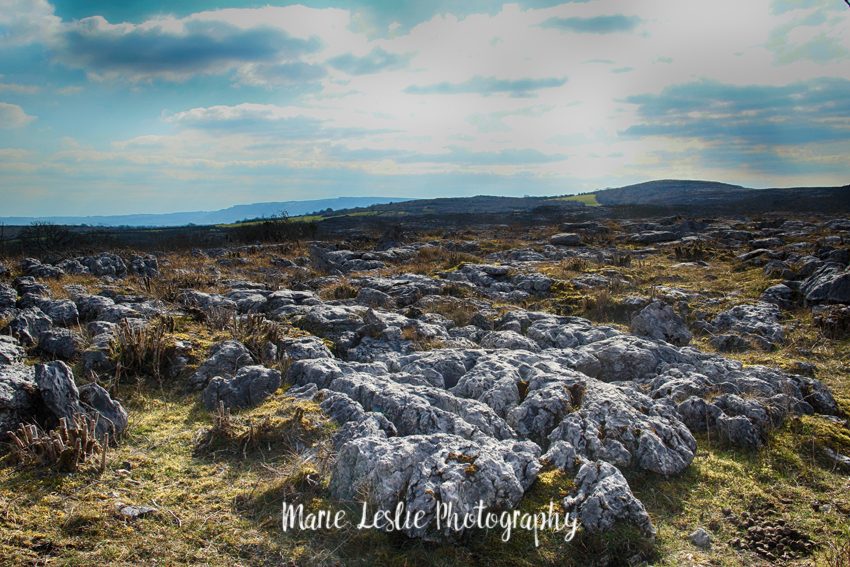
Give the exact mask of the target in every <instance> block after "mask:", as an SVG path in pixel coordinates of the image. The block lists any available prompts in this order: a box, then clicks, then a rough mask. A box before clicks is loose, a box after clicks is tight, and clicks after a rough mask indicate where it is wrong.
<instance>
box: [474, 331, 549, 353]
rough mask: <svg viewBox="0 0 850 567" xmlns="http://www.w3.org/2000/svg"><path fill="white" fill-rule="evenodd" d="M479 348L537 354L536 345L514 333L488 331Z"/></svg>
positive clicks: (538, 348) (537, 348)
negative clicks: (525, 351) (523, 351)
mask: <svg viewBox="0 0 850 567" xmlns="http://www.w3.org/2000/svg"><path fill="white" fill-rule="evenodd" d="M481 346H482V347H483V348H488V349H509V350H528V351H531V352H538V351H539V350H540V347H539V346H538V344H537V343H536V342H535V341H534V340H532V339H530V338H528V337H525V336H523V335H521V334H519V333H517V332H515V331H490V332H489V333H487V334H486V335H484V337H483V338H482V339H481Z"/></svg>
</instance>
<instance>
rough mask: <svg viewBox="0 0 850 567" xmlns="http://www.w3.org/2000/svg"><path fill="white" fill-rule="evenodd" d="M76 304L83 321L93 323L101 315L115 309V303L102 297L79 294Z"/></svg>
mask: <svg viewBox="0 0 850 567" xmlns="http://www.w3.org/2000/svg"><path fill="white" fill-rule="evenodd" d="M74 303H75V304H76V306H77V311H78V313H79V316H80V320H81V321H91V320H92V319H97V318H98V317H100V315H101V313H103V312H104V311H106V310H107V309H109V308H111V307H114V306H115V302H114V301H113V300H112V299H110V298H108V297H104V296H102V295H88V294H85V293H84V294H79V295H76V296H75V297H74Z"/></svg>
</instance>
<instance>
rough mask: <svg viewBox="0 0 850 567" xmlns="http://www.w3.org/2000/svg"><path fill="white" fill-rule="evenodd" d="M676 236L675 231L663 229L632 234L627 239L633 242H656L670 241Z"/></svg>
mask: <svg viewBox="0 0 850 567" xmlns="http://www.w3.org/2000/svg"><path fill="white" fill-rule="evenodd" d="M677 238H678V237H677V236H676V234H675V233H673V232H669V231H664V230H650V231H646V232H641V233H638V234H633V235H632V236H630V237H629V239H628V241H629V242H632V243H635V244H656V243H658V242H671V241H673V240H676V239H677Z"/></svg>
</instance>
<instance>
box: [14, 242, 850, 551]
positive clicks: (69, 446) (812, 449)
mask: <svg viewBox="0 0 850 567" xmlns="http://www.w3.org/2000/svg"><path fill="white" fill-rule="evenodd" d="M551 233H552V230H551V229H550V228H545V229H544V228H541V229H540V230H530V231H529V232H528V233H526V234H524V235H523V237H521V238H516V239H513V238H511V237H508V236H506V235H502V236H501V237H499V236H497V235H496V234H494V232H486V231H485V232H482V233H480V234H479V235H478V238H479V241H480V242H481V243H482V246H481V248H480V249H479V250H478V251H476V252H474V253H473V252H460V251H452V250H451V249H450V247H449V242H448V241H450V240H451V238H444V235H440V234H434V235H428V236H429V239H431V240H440V239H443V240H445V241H446V245H445V246H440V245H435V244H434V243H433V242H432V243H430V244H429V245H428V246H423V247H421V248H419V249H418V251H417V253H416V255H415V256H413V257H412V259H410V260H409V261H406V262H402V263H399V264H395V265H388V266H387V267H385V268H382V269H380V270H377V271H376V272H375V273H377V274H380V275H381V276H384V277H392V276H393V275H397V274H400V273H411V272H412V273H416V274H427V275H432V276H439V275H440V274H443V273H444V272H446V271H454V270H458V269H461V268H462V266H463V265H464V264H467V263H481V262H483V261H486V260H487V259H488V254H491V253H493V252H498V251H501V250H511V249H520V248H534V247H535V246H536V247H537V248H538V249H539V248H540V246H539V244H536V243H535V241H538V242H539V240H540V239H541V238H545V237H547V236H548V235H549V234H551ZM484 243H486V246H485V244H484ZM615 246H616V248H617V250H616V251H615V253H614V256H613V258H612V259H611V260H610V261H608V262H606V263H604V264H603V263H597V262H594V261H592V260H590V259H588V258H585V257H574V258H568V259H564V260H560V261H549V260H543V261H540V262H539V263H538V264H536V266H535V269H536V270H537V271H539V272H540V273H541V274H545V275H546V276H548V277H550V278H552V279H553V280H554V283H553V285H552V287H551V289H550V290H549V291H548V293H547V294H545V295H540V296H531V297H529V298H526V299H524V300H522V301H520V302H517V303H516V304H511V303H510V302H509V301H503V302H494V310H495V311H499V310H502V311H509V310H510V308H511V307H512V306H513V305H521V306H522V307H525V308H529V309H535V310H540V311H548V312H553V313H559V314H565V315H578V316H582V317H586V318H588V319H590V320H592V321H593V322H595V323H604V324H610V325H613V326H615V327H617V328H620V329H625V328H626V326H627V325H628V323H629V320H630V317H631V315H632V314H633V313H634V309H635V307H634V303H632V302H631V298H633V297H635V296H642V297H644V298H649V299H655V298H664V299H665V300H666V301H667V302H669V303H672V304H676V303H677V302H679V301H685V300H686V303H687V309H685V310H683V314H684V316H685V318H686V319H687V321H688V322H689V323H694V322H697V321H700V320H704V319H706V318H710V317H711V316H713V315H715V314H717V313H720V312H721V311H723V310H725V309H727V308H729V307H731V306H733V305H735V304H739V303H742V302H746V301H755V300H757V299H758V298H759V296H760V295H761V293H762V292H763V291H764V290H765V289H766V288H768V287H770V286H771V285H774V284H777V283H779V282H780V281H781V279H780V278H778V277H772V276H769V275H766V273H765V270H763V269H762V267H760V266H750V265H746V264H742V263H741V262H740V261H739V260H738V259H736V254H735V253H733V251H730V250H724V249H723V248H721V247H712V246H706V245H704V244H687V245H678V246H676V247H672V248H669V249H666V250H664V252H662V253H658V254H652V255H647V254H639V253H637V250H638V248H639V247H638V246H636V245H632V244H628V243H623V242H619V243H616V244H615ZM484 248H486V250H484ZM306 254H307V250H306V248H305V246H304V245H302V244H292V245H288V246H287V247H286V248H279V247H273V246H271V247H267V248H263V247H259V248H257V249H255V250H250V251H248V250H244V251H241V252H237V253H236V254H235V255H234V256H232V257H228V256H222V257H219V258H216V257H213V256H191V255H189V254H188V253H169V254H162V255H161V256H160V263H161V265H162V270H161V276H160V277H158V278H156V279H153V280H146V279H145V278H141V277H131V278H127V279H126V280H124V281H122V282H120V283H118V284H116V285H115V287H117V288H119V289H118V290H117V291H118V292H121V293H126V294H133V293H141V294H147V295H149V296H151V297H154V298H159V299H161V300H164V301H168V302H174V301H177V300H178V298H180V296H181V293H182V292H183V291H184V290H186V289H194V290H197V291H203V292H208V293H215V292H217V291H222V288H221V287H220V286H221V285H222V284H221V282H223V281H226V280H236V279H247V280H252V281H262V282H269V283H271V284H272V285H274V289H276V288H294V287H296V286H297V285H299V284H302V283H303V282H305V281H308V280H311V279H314V278H316V277H319V276H322V277H323V278H326V280H324V283H322V284H321V287H320V288H319V289H318V290H317V292H318V296H319V297H321V298H323V299H326V300H331V301H341V302H345V301H348V300H351V299H352V298H354V297H356V296H357V293H358V291H359V289H358V287H357V285H356V283H353V282H354V281H355V280H356V278H357V276H358V275H359V274H358V273H356V272H355V273H350V274H347V275H345V276H341V277H335V278H334V277H328V275H327V274H324V273H321V272H320V271H318V270H316V269H315V268H314V267H312V266H308V267H301V266H298V265H297V264H295V263H294V262H293V263H292V265H289V264H282V263H281V262H280V260H281V259H284V260H295V259H297V258H298V257H304V256H306ZM235 258H243V259H245V260H246V261H245V262H227V261H223V262H222V261H219V260H220V259H225V260H233V259H235ZM703 263H705V265H704V264H703ZM10 265H14V264H13V263H10ZM280 265H285V266H286V267H283V268H281V267H279V266H280ZM13 275H18V274H13ZM373 275H374V274H373ZM512 275H513V274H508V275H507V276H506V277H511V276H512ZM592 275H597V276H602V277H604V278H606V279H607V281H608V283H607V284H604V285H599V286H595V287H594V286H590V285H591V284H592V281H591V280H586V281H588V282H591V284H587V285H588V286H590V287H583V286H582V285H577V284H576V283H575V282H574V281H573V280H575V279H577V278H580V277H582V276H585V277H586V276H592ZM75 281H79V282H82V283H84V284H85V285H93V283H92V281H90V280H86V279H80V280H75ZM600 281H601V280H600ZM594 285H595V284H594ZM60 287H61V286H60ZM60 287H57V292H58V290H59V289H60ZM56 297H61V295H59V294H58V293H57V294H56ZM482 297H483V295H482V292H481V290H480V289H474V288H473V287H471V286H466V285H462V284H459V283H457V282H452V283H450V284H448V285H447V286H446V287H445V288H444V290H443V295H442V296H440V300H439V301H437V300H435V301H433V302H431V303H429V304H428V306H427V309H426V308H424V307H423V308H422V310H423V311H426V312H427V313H431V314H435V315H440V316H442V317H445V318H446V319H449V320H451V321H452V323H453V324H454V325H456V326H458V327H463V326H466V325H469V324H470V322H471V321H472V319H473V317H474V316H475V315H476V314H477V313H478V312H479V306H478V305H477V304H476V303H475V302H476V300H479V299H481V298H482ZM845 319H846V317H845V315H844V314H843V312H839V310H836V309H830V310H829V311H828V312H824V313H823V314H815V315H813V314H812V313H811V310H810V309H808V308H806V307H804V306H798V307H793V308H790V309H788V310H787V311H786V312H785V313H784V315H783V322H784V323H785V325H786V328H787V337H786V340H785V342H784V343H783V344H782V345H781V346H780V347H779V348H777V349H775V350H773V351H763V350H751V351H748V352H743V353H730V354H728V355H727V356H729V357H732V358H736V359H738V360H740V361H742V362H744V363H745V364H747V365H755V364H763V365H769V366H773V367H778V368H782V369H786V370H789V371H796V370H797V369H799V368H800V365H801V364H811V365H812V367H813V368H814V369H815V373H816V376H817V377H818V378H819V379H820V380H822V381H823V382H824V383H825V384H826V385H828V386H829V387H830V389H831V390H832V392H833V393H834V395H835V397H836V399H837V401H838V403H839V406H840V408H841V410H842V411H843V412H844V414H845V415H844V417H836V418H828V417H825V416H819V415H808V416H799V417H793V418H791V419H789V420H788V421H786V423H785V424H783V425H782V426H781V427H779V428H778V429H777V430H776V431H774V432H773V434H772V436H771V437H770V439H769V441H768V442H767V443H766V445H765V446H764V447H763V448H761V449H760V450H759V451H756V452H749V451H744V450H741V449H734V448H730V447H728V446H727V445H725V444H724V443H722V442H720V441H719V440H718V439H716V438H713V437H712V434H711V432H709V433H708V434H703V435H698V436H697V437H698V439H697V441H698V447H699V449H698V451H697V453H696V457H695V459H694V460H693V462H692V464H691V466H690V467H689V468H688V469H687V470H686V471H685V472H683V473H682V474H680V475H676V476H672V477H669V478H663V477H659V476H658V475H651V474H647V473H645V472H640V471H629V481H630V484H631V487H632V489H633V490H634V493H635V495H636V496H637V497H638V498H639V499H640V500H641V501H642V502H643V503H644V505H645V506H646V508H647V510H648V512H649V514H650V516H651V518H652V520H653V522H654V523H655V525H656V526H657V528H658V535H657V538H656V540H655V541H649V540H647V539H646V538H644V537H643V536H641V535H640V534H639V533H637V532H636V531H635V530H634V529H632V528H630V527H628V526H619V527H617V528H616V529H615V530H614V531H611V532H608V533H606V534H604V535H595V534H588V533H581V534H580V536H579V537H578V538H576V540H574V541H572V542H569V543H565V542H563V541H561V539H560V537H558V536H554V535H552V534H547V533H544V534H541V538H542V541H541V545H540V546H539V547H535V546H534V544H533V541H532V539H531V536H530V535H529V534H526V533H517V534H516V535H515V536H514V537H513V538H512V539H511V541H510V542H508V543H502V542H501V541H500V533H498V532H497V531H491V532H476V533H472V534H468V535H467V536H466V537H465V539H464V540H463V542H462V544H461V545H448V544H447V545H440V544H433V543H426V542H422V541H419V540H410V539H407V538H406V537H404V536H401V535H398V534H382V533H378V532H374V531H370V530H364V531H356V530H350V531H347V532H334V531H319V532H315V533H313V532H311V533H305V532H300V533H299V532H295V533H286V534H284V533H282V531H281V530H280V526H279V523H280V506H281V502H282V501H283V500H286V501H293V502H302V503H304V504H305V505H307V506H308V507H309V508H310V509H321V508H339V507H344V506H347V505H349V504H350V503H348V504H347V503H339V502H336V501H333V500H332V499H331V496H330V493H329V490H328V483H329V479H330V474H331V470H330V467H331V466H332V455H333V445H332V442H331V439H332V436H333V433H334V432H335V431H336V428H337V426H336V425H334V424H333V423H332V422H331V421H330V420H329V419H328V418H327V417H326V416H325V415H324V414H323V412H322V411H321V409H320V408H319V406H318V405H317V404H316V403H314V402H306V401H301V400H296V399H294V398H292V397H289V396H288V395H287V392H286V391H284V390H281V391H278V392H277V393H275V394H274V395H273V396H272V397H270V398H268V399H266V400H265V401H264V402H263V403H262V404H260V405H259V406H257V407H255V408H252V409H248V410H228V409H226V408H225V407H224V406H219V408H218V409H217V410H216V411H214V412H208V411H206V410H205V409H203V407H202V406H201V405H200V403H199V401H198V399H197V398H198V397H197V394H195V393H193V392H188V391H187V389H186V387H185V378H186V376H187V375H189V374H191V373H192V372H193V371H194V370H195V369H196V368H197V366H198V364H200V362H201V361H202V360H203V358H204V355H205V354H206V353H207V352H208V350H209V348H210V346H211V345H212V344H214V343H215V342H217V341H220V340H223V339H230V338H233V339H237V340H239V341H240V342H242V343H243V344H244V345H245V346H246V347H247V348H248V350H249V351H250V352H251V354H252V355H253V356H254V358H255V359H256V360H257V361H258V362H264V363H268V364H269V365H276V366H275V367H276V368H279V369H280V370H282V371H283V372H285V371H286V367H287V364H288V361H287V360H285V359H283V358H278V359H277V360H269V359H268V357H267V354H266V353H267V350H266V349H267V345H268V344H279V343H281V342H282V341H284V340H285V339H287V338H292V337H297V336H301V335H303V333H301V332H300V331H296V330H295V329H293V328H292V327H291V326H289V325H286V324H284V323H280V322H277V321H271V320H269V319H267V318H264V317H263V316H260V315H253V314H247V315H241V316H240V315H236V313H235V312H234V311H233V310H232V309H229V308H218V307H213V308H204V309H201V308H189V307H187V308H186V309H185V310H184V311H183V312H182V313H180V314H176V315H169V316H163V317H155V318H152V319H150V320H149V321H148V322H147V324H146V325H144V326H140V327H139V326H133V325H131V324H128V323H126V322H125V323H121V324H119V326H118V330H117V334H116V338H115V342H114V344H113V347H112V352H111V358H112V360H113V361H114V362H115V363H116V365H117V369H116V371H115V376H114V377H116V378H117V379H115V380H112V381H111V382H110V383H109V384H108V385H109V387H110V391H111V393H112V394H113V395H114V396H115V397H117V398H119V399H121V400H122V402H123V403H124V405H125V407H126V408H127V409H128V411H129V414H130V426H129V429H128V431H127V432H126V434H125V436H124V438H123V439H122V440H121V442H120V443H119V444H118V445H117V446H115V447H113V448H110V449H109V451H108V458H107V450H106V446H107V445H106V444H103V445H101V444H100V443H98V442H97V441H96V440H95V439H94V438H93V436H91V435H88V437H85V436H86V435H87V433H86V432H87V431H90V430H91V424H90V423H89V422H82V421H81V422H79V423H77V424H76V427H75V428H69V426H68V425H69V424H67V423H63V424H62V425H60V427H59V428H58V429H57V430H54V431H48V432H45V431H43V430H39V429H38V428H34V426H25V427H22V428H21V429H20V430H19V431H18V432H17V433H16V434H15V437H14V438H12V440H11V442H12V446H11V449H12V450H11V451H10V452H8V453H7V455H6V456H5V457H4V461H3V463H2V466H0V557H2V558H4V561H8V563H9V564H49V563H55V564H114V565H131V564H140V563H142V564H152V563H161V564H211V565H234V564H240V565H269V564H296V565H302V564H304V565H338V564H345V565H399V566H401V565H454V564H458V565H461V564H469V565H472V564H488V565H493V566H500V565H505V566H507V565H528V566H531V565H535V566H537V565H587V564H597V565H607V564H610V565H638V564H654V565H671V566H672V565H682V564H711V565H740V564H764V565H768V564H779V563H782V564H786V563H787V564H796V565H811V564H816V565H829V566H836V567H837V566H839V565H846V564H847V562H848V560H850V559H849V558H850V544H848V542H850V484H848V476H847V472H846V471H843V470H841V469H840V468H839V467H838V466H837V465H836V464H835V462H834V461H833V460H831V459H829V458H828V456H826V454H825V451H824V450H825V449H828V450H829V451H832V452H834V453H837V454H842V455H847V454H850V433H848V431H850V430H848V427H847V423H846V414H847V412H849V411H850V371H849V370H848V368H850V338H848V334H847V324H846V321H845ZM401 338H402V339H404V340H409V341H412V342H413V343H415V346H416V348H417V349H426V350H430V349H434V348H439V347H440V346H441V344H440V343H439V342H438V341H432V340H431V339H427V338H424V337H422V336H419V335H418V334H417V331H416V329H414V328H409V329H405V330H404V333H403V336H402V337H401ZM710 339H711V336H709V335H700V334H697V335H696V336H695V338H694V345H695V346H697V347H699V348H700V349H701V350H704V351H708V352H712V351H715V350H716V349H715V347H714V346H712V343H711V340H710ZM178 343H180V344H181V346H180V348H181V349H183V350H181V351H180V352H181V353H182V354H184V355H185V357H186V360H187V361H188V362H186V366H185V367H184V368H179V367H178V368H177V369H176V370H175V368H174V366H175V357H176V356H177V351H176V349H177V348H178ZM77 375H78V376H83V374H82V373H81V372H80V373H78V374H77ZM83 380H88V377H84V378H83ZM81 436H83V438H81ZM78 440H79V441H78ZM470 466H472V464H471V463H470ZM574 488H575V486H574V484H573V479H572V477H571V476H570V475H567V474H565V473H563V472H561V471H557V470H554V471H547V472H544V473H542V474H541V475H540V476H539V478H538V479H537V481H536V483H535V485H534V486H533V487H532V488H531V490H530V491H529V492H528V493H527V494H526V496H525V498H524V499H523V500H522V502H521V504H520V507H521V509H522V510H523V511H543V510H545V509H546V507H548V505H549V502H550V500H555V501H556V502H557V501H559V500H560V499H562V498H563V497H565V496H566V495H568V494H570V493H571V491H572V490H574ZM117 501H120V502H122V503H131V504H133V505H138V506H148V507H151V508H153V509H155V510H156V512H155V513H153V514H151V515H149V516H145V517H139V518H136V519H128V518H127V517H126V516H124V515H122V514H120V513H118V512H116V502H117ZM351 510H352V512H351V513H352V514H354V515H355V516H356V514H357V512H356V510H355V509H354V508H351ZM696 526H706V527H707V528H708V529H709V530H710V531H711V532H712V534H713V538H714V541H713V544H712V546H711V548H710V549H700V548H696V547H695V546H693V545H692V544H691V543H690V542H689V541H688V534H689V533H690V532H691V531H693V529H694V528H695V527H696ZM754 527H756V528H759V529H757V530H754V529H752V528H754ZM783 554H787V558H786V559H782V557H783Z"/></svg>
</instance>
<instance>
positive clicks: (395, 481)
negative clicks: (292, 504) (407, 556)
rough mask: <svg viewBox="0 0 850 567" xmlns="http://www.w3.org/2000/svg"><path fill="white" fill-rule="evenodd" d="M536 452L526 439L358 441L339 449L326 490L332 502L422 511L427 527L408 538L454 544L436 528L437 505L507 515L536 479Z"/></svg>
mask: <svg viewBox="0 0 850 567" xmlns="http://www.w3.org/2000/svg"><path fill="white" fill-rule="evenodd" d="M539 455H540V450H539V448H538V447H537V446H536V445H534V444H533V443H530V442H528V441H526V442H521V441H511V440H509V441H496V440H493V439H489V438H481V439H478V440H475V441H471V440H468V439H463V438H460V437H457V436H454V435H444V434H440V435H413V436H408V437H391V438H378V437H361V438H358V439H354V440H352V441H350V442H348V443H346V444H345V445H343V446H342V448H341V449H340V451H339V454H338V457H337V461H336V464H335V466H334V469H333V475H332V477H331V484H330V489H331V492H332V493H333V494H334V496H335V497H336V498H339V499H343V500H357V499H361V498H362V497H363V495H364V494H365V495H366V497H367V498H368V500H369V501H370V502H371V503H372V505H373V506H374V507H377V508H380V509H382V510H393V509H395V507H396V504H397V503H398V502H399V501H402V502H404V504H405V508H406V510H407V511H409V512H411V513H417V512H421V513H422V514H423V518H424V523H425V524H426V526H425V527H424V528H422V529H416V528H410V529H408V530H406V531H405V533H406V534H407V535H408V536H411V537H421V538H424V539H426V540H437V539H442V538H449V539H456V538H458V537H460V536H461V535H462V534H461V533H457V532H454V531H452V530H451V529H450V528H448V527H445V526H444V528H445V529H444V530H443V531H442V533H440V532H438V531H437V530H436V525H435V522H434V517H435V514H436V510H437V503H438V502H441V503H442V504H444V505H451V506H452V508H453V511H454V512H456V513H458V514H460V515H461V517H462V516H463V515H465V514H471V513H473V511H474V507H475V506H476V505H477V504H478V503H479V502H482V503H483V504H484V506H485V507H486V508H487V509H501V510H505V509H511V508H514V507H515V506H516V505H517V504H518V503H519V501H520V499H521V498H522V495H523V494H524V492H525V490H526V489H528V487H530V486H531V484H532V483H533V482H534V480H535V479H536V477H537V472H538V471H539V468H540V465H539V464H538V462H537V460H538V457H539Z"/></svg>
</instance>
